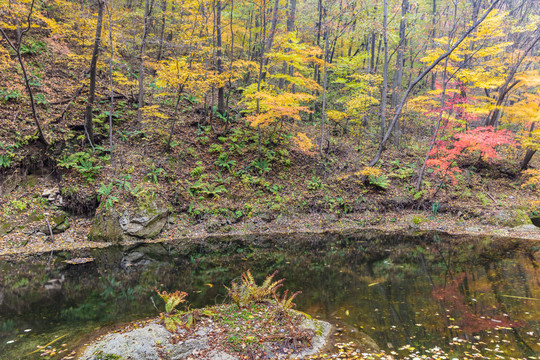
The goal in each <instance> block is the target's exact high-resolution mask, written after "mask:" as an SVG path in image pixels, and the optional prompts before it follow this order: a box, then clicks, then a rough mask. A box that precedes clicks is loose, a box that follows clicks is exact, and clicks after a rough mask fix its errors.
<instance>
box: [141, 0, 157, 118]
mask: <svg viewBox="0 0 540 360" xmlns="http://www.w3.org/2000/svg"><path fill="white" fill-rule="evenodd" d="M153 7H154V0H145V3H144V27H143V33H142V38H141V49H140V51H139V57H140V59H139V60H140V64H139V97H138V103H139V106H138V109H137V125H138V126H140V125H141V123H142V108H143V107H144V56H145V52H146V37H147V35H148V28H149V21H150V14H152V8H153Z"/></svg>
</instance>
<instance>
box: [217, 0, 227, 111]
mask: <svg viewBox="0 0 540 360" xmlns="http://www.w3.org/2000/svg"><path fill="white" fill-rule="evenodd" d="M216 47H217V51H216V56H217V70H218V74H219V75H221V74H222V73H223V61H222V59H221V56H222V54H223V53H222V50H221V0H217V1H216ZM218 112H219V113H220V114H221V116H225V88H224V86H220V87H219V88H218Z"/></svg>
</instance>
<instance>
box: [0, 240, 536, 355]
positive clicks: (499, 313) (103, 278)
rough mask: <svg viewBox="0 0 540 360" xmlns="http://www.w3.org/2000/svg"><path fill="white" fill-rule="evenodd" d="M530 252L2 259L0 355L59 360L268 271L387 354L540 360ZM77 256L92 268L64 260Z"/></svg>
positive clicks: (178, 252)
mask: <svg viewBox="0 0 540 360" xmlns="http://www.w3.org/2000/svg"><path fill="white" fill-rule="evenodd" d="M539 249H540V247H539V244H535V243H530V242H520V241H511V240H504V241H502V240H497V241H495V240H489V239H479V238H474V239H471V238H468V239H460V238H449V237H442V236H438V235H436V234H428V235H423V236H407V235H399V236H398V235H395V236H389V235H382V234H373V233H370V234H365V233H364V234H348V235H343V234H341V235H332V234H327V235H309V236H306V235H304V236H299V235H298V236H287V237H284V236H281V237H279V236H278V237H253V236H252V237H249V238H232V237H231V238H228V239H217V238H214V239H212V238H209V239H205V240H204V241H200V242H198V243H196V244H190V245H187V244H146V245H139V246H131V247H110V248H107V249H95V250H85V251H78V252H60V253H55V254H53V255H50V254H43V255H41V256H31V257H26V258H23V259H14V258H4V259H0V270H1V274H2V276H1V277H0V359H21V358H23V357H24V359H33V358H36V359H37V358H41V359H43V358H46V359H47V358H52V359H61V358H62V357H63V356H67V355H68V354H69V353H70V352H71V351H72V350H73V349H75V348H77V347H78V346H80V345H81V343H84V342H85V341H88V340H89V339H88V335H89V334H96V331H97V332H99V331H98V330H99V329H102V330H103V331H104V330H105V329H107V327H109V326H112V325H118V324H122V323H125V322H128V321H132V320H136V319H144V318H148V317H154V316H156V315H157V314H158V310H157V309H156V308H155V307H154V304H153V303H154V302H155V304H156V306H157V307H158V308H161V307H162V306H163V304H162V303H161V302H160V301H159V298H158V296H157V295H156V294H155V292H154V288H158V289H160V290H177V289H179V290H182V291H187V292H188V293H189V301H190V304H191V307H193V308H195V307H201V306H205V305H211V304H216V303H221V302H223V301H226V296H225V295H226V292H225V289H224V287H223V284H225V285H228V284H230V282H231V280H233V279H234V278H237V277H239V275H240V273H241V272H243V271H245V270H247V269H251V271H252V273H253V274H254V275H255V277H256V278H257V279H258V280H259V281H262V279H264V276H265V275H267V274H270V273H272V272H274V271H275V270H278V271H279V272H278V275H277V277H279V278H281V277H284V278H286V281H285V287H286V288H289V289H291V290H293V291H296V290H300V291H302V294H301V295H299V296H298V297H297V298H296V303H297V307H298V309H299V310H302V311H304V312H307V313H309V314H311V315H315V316H319V317H320V318H322V319H326V320H330V321H331V322H334V321H335V320H336V318H337V319H339V321H340V322H342V324H346V325H347V328H349V327H355V328H357V329H359V330H361V331H363V332H364V333H366V334H367V335H369V336H370V337H371V338H372V339H373V340H374V341H375V342H376V343H377V344H378V345H379V346H380V348H381V349H383V350H384V351H386V353H392V354H394V355H395V356H396V358H413V357H414V356H417V355H416V354H425V355H427V356H432V355H430V354H433V352H444V353H446V354H448V355H449V358H460V359H463V358H465V357H468V358H487V359H492V358H506V359H510V358H520V359H523V358H529V359H534V358H540V355H539V354H540V340H539V338H540V276H539V275H540V270H539V264H538V260H539V252H538V250H539ZM77 257H92V258H93V259H94V261H92V262H89V263H86V264H82V265H71V264H68V263H66V262H65V260H67V259H73V258H77ZM357 333H358V332H357ZM353 337H354V334H353ZM51 342H52V343H51ZM47 344H49V345H48V346H47V347H46V348H45V350H39V349H38V348H37V347H38V346H44V345H47ZM36 350H38V351H36ZM58 351H61V354H60V355H57V354H54V352H58ZM44 352H48V353H49V355H46V356H40V355H42V354H43V353H44ZM51 352H52V353H53V355H52V356H50V353H51ZM474 354H476V355H474ZM474 356H476V357H474Z"/></svg>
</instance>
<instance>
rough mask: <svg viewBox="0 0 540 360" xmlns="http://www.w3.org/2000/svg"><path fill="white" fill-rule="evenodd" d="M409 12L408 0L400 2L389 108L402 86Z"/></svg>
mask: <svg viewBox="0 0 540 360" xmlns="http://www.w3.org/2000/svg"><path fill="white" fill-rule="evenodd" d="M408 11H409V0H403V1H402V2H401V21H400V22H399V45H398V49H397V57H396V72H395V73H394V84H393V87H392V99H391V106H392V107H393V108H394V107H396V104H397V101H398V98H399V94H400V91H401V86H402V83H403V81H402V79H403V67H404V65H405V64H404V63H405V61H404V57H403V53H404V50H405V43H406V41H407V40H406V38H405V26H406V23H405V16H407V12H408ZM399 136H400V134H399V120H398V121H397V122H396V126H395V128H394V145H395V146H396V147H397V146H399Z"/></svg>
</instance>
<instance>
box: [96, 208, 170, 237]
mask: <svg viewBox="0 0 540 360" xmlns="http://www.w3.org/2000/svg"><path fill="white" fill-rule="evenodd" d="M168 215H169V210H168V209H167V208H165V207H157V206H156V207H154V208H153V209H150V210H139V211H137V212H135V213H134V214H129V213H128V212H125V213H124V214H118V213H116V212H114V211H107V212H104V213H98V214H96V216H95V217H94V221H93V223H92V227H91V229H90V233H89V234H88V239H89V240H92V241H106V242H121V241H123V240H126V239H129V238H138V239H153V238H155V237H156V236H158V235H159V234H160V233H161V231H162V230H163V228H164V227H165V224H166V223H167V216H168Z"/></svg>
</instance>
